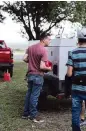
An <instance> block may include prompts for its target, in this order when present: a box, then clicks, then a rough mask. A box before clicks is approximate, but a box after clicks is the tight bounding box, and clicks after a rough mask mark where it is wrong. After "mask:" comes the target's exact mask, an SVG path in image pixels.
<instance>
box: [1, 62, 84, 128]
mask: <svg viewBox="0 0 86 131" xmlns="http://www.w3.org/2000/svg"><path fill="white" fill-rule="evenodd" d="M26 67H27V66H26V64H25V63H23V62H22V63H15V65H14V75H13V78H12V80H11V82H9V83H8V82H1V83H0V131H41V130H42V131H52V130H53V131H56V130H57V127H58V122H57V119H58V116H59V114H58V112H56V114H55V118H53V113H52V111H51V113H50V114H49V113H47V112H45V113H43V114H42V115H43V116H44V117H45V116H46V120H47V123H45V125H39V126H36V125H35V124H33V122H32V121H30V120H28V121H27V120H23V119H21V116H22V113H23V107H24V99H25V94H26V91H27V84H26V82H25V81H24V76H25V73H26V70H27V69H26ZM53 101H54V100H53ZM54 103H55V101H54ZM55 104H56V103H55ZM51 107H52V105H51ZM51 107H49V108H51ZM54 107H55V106H54ZM64 114H65V111H64ZM61 115H62V114H61ZM67 116H68V115H67ZM51 118H52V120H53V121H52V122H53V123H52V122H51V121H49V119H51ZM69 119H70V117H69ZM54 120H55V121H54ZM63 122H64V121H63ZM51 123H52V124H51ZM61 123H62V122H61ZM69 126H70V124H69ZM85 130H86V128H85V129H83V131H85ZM58 131H59V130H58Z"/></svg>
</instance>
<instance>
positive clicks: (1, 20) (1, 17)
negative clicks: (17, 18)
mask: <svg viewBox="0 0 86 131" xmlns="http://www.w3.org/2000/svg"><path fill="white" fill-rule="evenodd" d="M1 10H2V5H0V23H3V21H4V19H5V17H4V16H3V15H2V13H1Z"/></svg>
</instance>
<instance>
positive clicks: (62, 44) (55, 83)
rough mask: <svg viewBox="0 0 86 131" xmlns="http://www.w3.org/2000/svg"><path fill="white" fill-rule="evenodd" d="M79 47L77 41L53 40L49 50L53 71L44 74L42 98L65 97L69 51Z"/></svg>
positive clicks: (73, 39) (72, 39) (71, 39)
mask: <svg viewBox="0 0 86 131" xmlns="http://www.w3.org/2000/svg"><path fill="white" fill-rule="evenodd" d="M76 47H77V39H75V38H70V39H68V38H66V39H62V38H61V39H60V38H56V39H53V40H51V43H50V45H49V46H48V47H46V48H47V51H48V59H49V61H51V62H52V64H53V70H52V71H51V72H48V73H45V74H44V85H43V90H42V92H41V94H40V98H43V97H45V96H47V95H52V96H54V97H57V98H62V97H64V96H65V75H66V72H67V66H66V63H67V60H68V54H69V51H71V50H73V49H75V48H76Z"/></svg>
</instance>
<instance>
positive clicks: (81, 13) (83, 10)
mask: <svg viewBox="0 0 86 131" xmlns="http://www.w3.org/2000/svg"><path fill="white" fill-rule="evenodd" d="M73 3H74V7H75V8H74V10H73V19H72V20H73V21H77V22H80V23H81V24H82V25H86V1H76V2H73Z"/></svg>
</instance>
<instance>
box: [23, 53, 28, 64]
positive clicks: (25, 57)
mask: <svg viewBox="0 0 86 131" xmlns="http://www.w3.org/2000/svg"><path fill="white" fill-rule="evenodd" d="M23 61H24V62H26V63H27V62H28V54H25V55H24V57H23Z"/></svg>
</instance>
